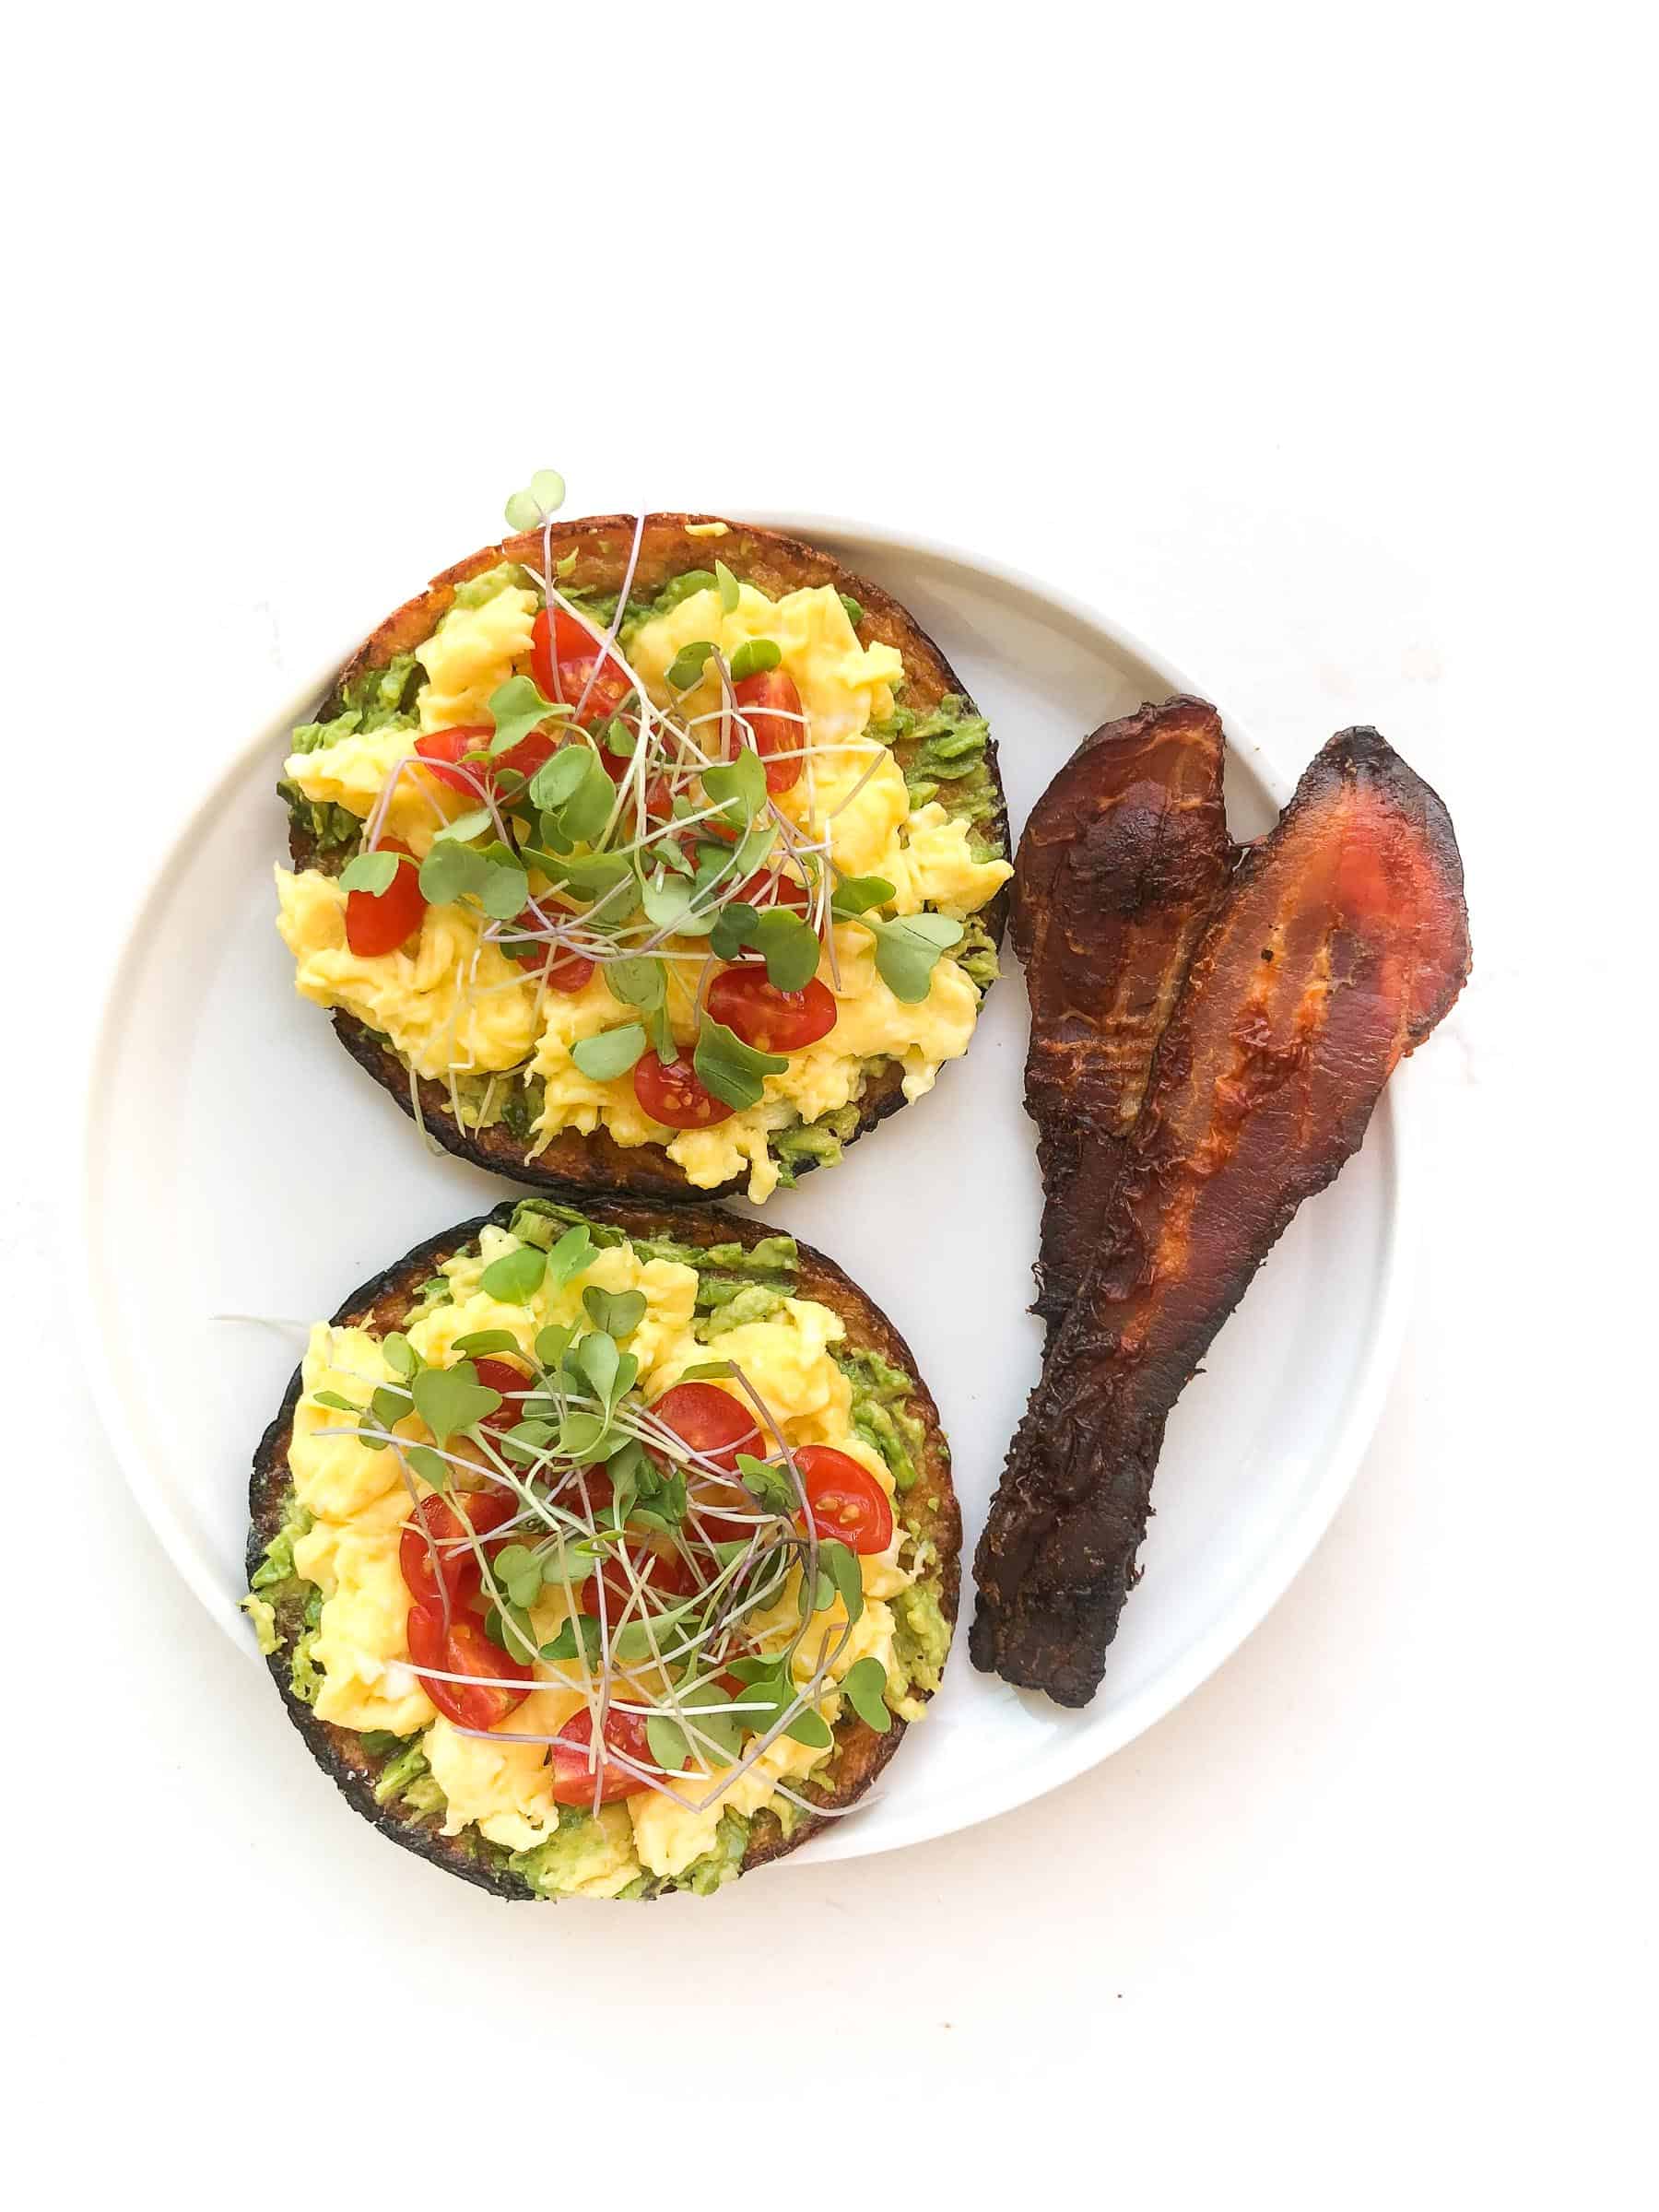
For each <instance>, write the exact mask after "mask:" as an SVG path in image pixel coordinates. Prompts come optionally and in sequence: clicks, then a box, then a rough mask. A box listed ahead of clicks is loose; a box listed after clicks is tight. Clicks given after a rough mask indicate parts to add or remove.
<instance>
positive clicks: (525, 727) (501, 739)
mask: <svg viewBox="0 0 1659 2212" xmlns="http://www.w3.org/2000/svg"><path fill="white" fill-rule="evenodd" d="M562 712H563V709H562V708H560V707H559V705H558V704H557V703H556V702H555V701H554V700H550V699H544V698H543V697H542V695H541V692H540V690H539V688H537V686H536V684H535V681H534V679H533V678H532V677H527V676H511V677H508V679H507V681H506V682H505V683H504V684H499V685H498V686H497V687H496V688H495V689H494V690H493V691H492V692H491V693H490V695H489V717H490V720H491V721H492V722H493V723H494V724H495V735H494V736H493V737H492V738H491V739H490V741H489V750H490V752H491V754H492V755H496V754H500V753H509V752H511V751H512V748H513V747H514V746H515V745H517V744H518V743H519V741H520V740H521V739H522V738H524V737H528V736H529V735H530V733H531V731H532V730H537V729H540V727H541V725H542V724H543V723H544V722H546V721H547V720H548V718H549V717H550V716H552V715H555V714H559V713H562Z"/></svg>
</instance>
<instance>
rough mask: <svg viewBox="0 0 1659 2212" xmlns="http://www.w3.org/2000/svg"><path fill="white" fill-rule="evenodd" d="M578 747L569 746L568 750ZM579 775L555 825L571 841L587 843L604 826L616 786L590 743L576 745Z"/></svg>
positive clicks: (614, 802)
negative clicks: (580, 762) (578, 756)
mask: <svg viewBox="0 0 1659 2212" xmlns="http://www.w3.org/2000/svg"><path fill="white" fill-rule="evenodd" d="M577 749H578V748H577V747H574V746H572V747H571V751H572V752H574V751H576V750H577ZM580 752H581V758H582V763H583V767H582V781H581V782H580V783H579V784H578V785H577V786H576V788H575V790H574V791H573V792H572V793H571V796H570V797H569V798H568V799H567V800H566V801H565V803H564V805H563V806H561V807H560V808H559V830H561V832H562V833H563V835H564V836H565V837H567V838H568V839H569V840H570V841H571V844H573V845H590V844H592V843H593V841H594V838H596V837H597V836H598V834H599V832H600V831H601V830H603V829H604V828H605V825H606V822H608V821H609V819H610V817H611V808H612V807H613V806H615V805H616V803H617V787H616V785H615V784H614V783H613V782H611V780H610V778H609V776H607V775H606V772H605V763H604V762H603V761H602V760H601V759H600V758H599V756H598V754H597V753H596V752H595V751H594V748H593V747H592V746H590V745H584V746H582V747H581V748H580Z"/></svg>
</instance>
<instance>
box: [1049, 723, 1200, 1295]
mask: <svg viewBox="0 0 1659 2212" xmlns="http://www.w3.org/2000/svg"><path fill="white" fill-rule="evenodd" d="M1224 752H1225V747H1224V744H1223V740H1222V735H1221V717H1220V716H1219V715H1218V713H1217V712H1216V710H1215V708H1214V707H1211V706H1206V704H1205V702H1204V701H1203V700H1198V699H1179V698H1178V699H1171V700H1167V701H1166V702H1165V703H1164V704H1163V705H1162V706H1157V707H1152V706H1147V707H1142V709H1141V710H1140V712H1139V713H1138V714H1130V715H1127V716H1125V717H1124V720H1123V721H1121V722H1109V723H1106V724H1102V726H1101V727H1100V729H1098V730H1096V731H1095V732H1094V734H1093V735H1092V736H1089V737H1086V738H1085V739H1084V740H1083V742H1082V744H1081V745H1080V746H1079V747H1077V751H1076V752H1075V753H1074V754H1073V755H1072V757H1071V759H1069V760H1068V761H1067V762H1066V764H1065V767H1064V768H1063V769H1062V770H1061V771H1060V772H1059V774H1058V775H1057V776H1055V778H1054V780H1053V782H1052V783H1051V784H1050V785H1049V787H1048V789H1047V790H1046V791H1045V792H1044V793H1043V794H1042V796H1041V798H1040V799H1039V800H1038V802H1037V805H1036V806H1035V807H1034V808H1033V810H1032V812H1031V816H1030V819H1029V821H1028V822H1027V823H1026V827H1025V834H1024V836H1023V837H1022V838H1021V840H1020V843H1019V852H1018V855H1017V857H1016V861H1015V869H1014V941H1015V945H1016V947H1017V949H1018V954H1019V958H1020V961H1021V964H1022V965H1023V967H1024V969H1025V973H1026V987H1027V990H1028V992H1029V994H1030V1002H1031V1041H1030V1048H1029V1050H1028V1052H1027V1054H1026V1112H1028V1113H1029V1114H1030V1117H1031V1119H1032V1120H1033V1121H1034V1122H1035V1123H1036V1124H1037V1160H1038V1165H1039V1167H1040V1168H1041V1171H1042V1188H1043V1198H1044V1203H1043V1208H1042V1234H1041V1248H1040V1252H1039V1256H1038V1262H1037V1284H1038V1294H1037V1302H1036V1306H1035V1309H1034V1310H1035V1311H1036V1312H1038V1313H1041V1315H1042V1317H1043V1319H1044V1320H1045V1321H1046V1322H1047V1324H1048V1326H1049V1331H1050V1335H1051V1337H1052V1335H1053V1331H1054V1329H1055V1328H1056V1327H1057V1326H1058V1324H1059V1323H1060V1322H1061V1321H1062V1320H1063V1319H1064V1318H1065V1313H1066V1312H1067V1311H1068V1309H1069V1308H1070V1306H1071V1303H1072V1300H1074V1299H1075V1298H1076V1296H1077V1292H1078V1290H1079V1288H1081V1287H1082V1283H1083V1278H1084V1277H1085V1276H1086V1275H1087V1274H1088V1268H1089V1264H1090V1262H1091V1261H1092V1260H1093V1258H1094V1255H1095V1251H1096V1248H1097V1246H1098V1244H1099V1241H1100V1220H1101V1216H1102V1214H1103V1212H1104V1210H1105V1206H1106V1202H1107V1199H1108V1197H1109V1196H1110V1194H1111V1187H1112V1180H1113V1171H1114V1170H1115V1168H1116V1167H1117V1166H1118V1165H1120V1164H1121V1163H1122V1160H1123V1159H1124V1155H1125V1153H1126V1151H1127V1149H1128V1139H1129V1132H1130V1131H1131V1129H1132V1128H1133V1127H1134V1126H1135V1115H1136V1113H1137V1112H1139V1110H1140V1102H1141V1096H1142V1093H1143V1092H1144V1091H1145V1089H1146V1086H1147V1076H1148V1074H1149V1073H1150V1071H1151V1066H1152V1054H1153V1052H1154V1050H1155V1049H1156V1047H1157V1044H1158V1040H1159V1037H1160V1036H1161V1035H1162V1034H1163V1030H1164V1025H1165V1023H1166V1022H1167V1021H1168V1020H1169V1018H1170V1015H1171V1010H1172V1008H1173V1006H1174V1004H1175V999H1176V994H1178V992H1179V991H1180V989H1181V985H1182V982H1183V981H1184V979H1185V976H1186V971H1187V964H1188V962H1189V960H1190V959H1191V958H1192V955H1193V949H1194V946H1195V945H1196V944H1197V942H1198V937H1199V933H1200V932H1201V931H1202V929H1203V927H1204V924H1206V921H1207V920H1208V919H1209V916H1210V913H1211V912H1212V910H1213V909H1214V907H1215V904H1216V901H1217V900H1218V898H1219V896H1220V894H1221V891H1222V888H1223V887H1224V886H1225V884H1226V881H1227V876H1228V870H1229V867H1230V865H1231V860H1232V848H1231V846H1230V843H1229V841H1228V836H1227V813H1226V808H1225V806H1224V804H1223V801H1222V796H1221V770H1222V760H1223V755H1224Z"/></svg>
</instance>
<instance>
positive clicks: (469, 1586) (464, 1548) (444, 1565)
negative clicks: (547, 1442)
mask: <svg viewBox="0 0 1659 2212" xmlns="http://www.w3.org/2000/svg"><path fill="white" fill-rule="evenodd" d="M465 1506H466V1518H465V1521H463V1519H462V1518H461V1516H460V1514H459V1513H457V1512H455V1510H454V1508H453V1506H452V1505H451V1504H449V1502H448V1501H447V1500H445V1499H442V1498H435V1497H428V1498H423V1499H422V1500H420V1503H419V1504H418V1506H417V1507H416V1508H415V1511H414V1512H412V1513H411V1514H410V1515H409V1518H408V1519H407V1520H406V1522H405V1523H404V1531H403V1535H402V1537H401V1538H400V1539H399V1542H398V1547H397V1564H398V1566H399V1568H400V1569H401V1570H402V1572H403V1579H404V1584H405V1587H406V1589H407V1591H408V1593H409V1595H410V1596H411V1597H412V1598H413V1599H414V1600H415V1602H416V1604H417V1605H418V1606H428V1605H436V1604H437V1603H438V1583H439V1578H440V1576H441V1577H442V1580H443V1582H444V1583H445V1585H446V1587H447V1588H448V1590H449V1593H450V1595H451V1597H452V1598H453V1600H454V1601H455V1602H456V1603H457V1604H461V1603H463V1602H465V1600H467V1599H469V1598H472V1597H476V1596H477V1594H478V1591H479V1590H480V1589H481V1588H482V1586H483V1581H484V1577H483V1575H482V1573H481V1572H480V1571H479V1568H478V1559H477V1553H476V1552H475V1551H474V1550H473V1548H472V1547H471V1545H470V1544H466V1543H465V1542H464V1538H465V1534H466V1531H467V1529H468V1527H470V1528H471V1529H472V1530H473V1532H474V1534H475V1535H480V1536H482V1535H486V1534H488V1531H489V1530H490V1529H492V1528H500V1526H501V1524H502V1523H503V1522H505V1521H511V1520H512V1517H513V1515H514V1514H515V1513H516V1512H518V1510H519V1509H518V1500H516V1499H515V1498H513V1497H512V1495H511V1494H510V1493H509V1492H508V1491H506V1490H473V1491H469V1492H468V1493H467V1495H466V1499H465Z"/></svg>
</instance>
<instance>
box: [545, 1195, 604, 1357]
mask: <svg viewBox="0 0 1659 2212" xmlns="http://www.w3.org/2000/svg"><path fill="white" fill-rule="evenodd" d="M593 1264H594V1240H593V1238H592V1237H591V1236H590V1235H589V1234H588V1225H587V1223H586V1222H585V1221H578V1222H577V1224H576V1226H575V1228H574V1229H567V1230H565V1232H564V1235H563V1236H562V1237H560V1238H559V1241H558V1243H557V1244H555V1245H554V1247H553V1249H552V1251H551V1252H550V1253H548V1254H547V1273H548V1274H549V1276H551V1277H552V1278H553V1287H554V1288H555V1289H557V1290H562V1289H563V1288H564V1287H565V1285H566V1284H567V1283H568V1282H570V1281H571V1279H572V1278H573V1277H576V1276H579V1275H580V1274H581V1273H582V1269H583V1268H584V1267H591V1266H592V1265H593ZM570 1340H571V1333H570V1331H569V1330H567V1331H566V1332H565V1343H566V1344H567V1345H568V1344H569V1343H570ZM540 1341H541V1340H540V1338H539V1337H538V1338H537V1339H536V1342H537V1344H538V1346H539V1344H540ZM562 1356H563V1354H562V1352H561V1354H560V1357H561V1358H562ZM552 1364H553V1362H552V1361H551V1360H548V1361H547V1365H548V1366H549V1367H551V1366H552Z"/></svg>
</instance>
